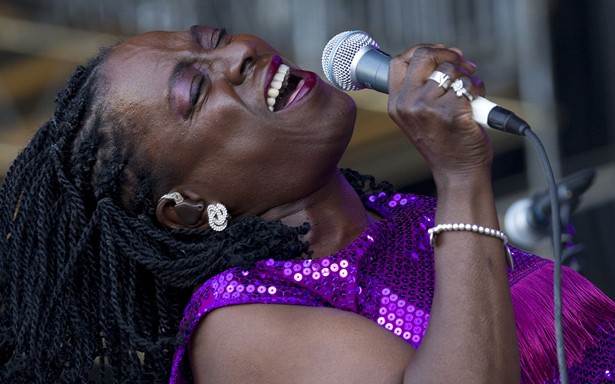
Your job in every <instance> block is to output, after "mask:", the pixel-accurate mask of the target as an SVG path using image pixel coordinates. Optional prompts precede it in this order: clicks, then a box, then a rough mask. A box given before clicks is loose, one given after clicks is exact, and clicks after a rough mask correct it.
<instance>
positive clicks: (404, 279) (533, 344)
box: [170, 193, 615, 383]
mask: <svg viewBox="0 0 615 384" xmlns="http://www.w3.org/2000/svg"><path fill="white" fill-rule="evenodd" d="M365 204H366V206H367V207H368V208H371V209H373V210H376V211H378V212H379V213H380V214H381V215H382V216H383V220H381V221H379V222H377V223H374V224H372V225H370V226H368V227H367V228H365V230H364V231H363V232H362V233H361V235H360V236H359V237H358V238H356V239H355V240H354V241H353V242H352V243H350V244H349V245H348V246H347V247H345V248H344V249H342V250H341V251H339V252H337V253H335V254H333V255H330V256H329V257H325V258H321V259H314V260H304V259H301V260H292V261H278V260H273V259H270V260H266V261H261V262H258V263H256V265H255V266H254V267H253V268H251V269H250V270H241V269H238V268H233V269H229V270H227V271H225V272H223V273H221V274H219V275H217V276H214V277H213V278H211V279H209V280H208V281H207V282H205V284H203V285H202V286H201V287H200V288H199V289H198V290H197V291H196V292H195V293H194V295H193V297H192V299H191V301H190V303H189V304H188V306H187V307H186V310H185V312H184V319H183V320H182V324H181V329H182V331H183V333H184V334H185V335H186V336H185V342H184V344H182V345H181V346H180V347H179V348H178V349H177V351H176V354H175V358H174V361H173V367H172V374H171V381H170V382H171V383H188V382H190V381H191V374H190V367H189V362H188V358H187V357H186V349H187V344H188V343H189V341H190V336H191V335H192V332H193V331H194V329H195V328H196V326H197V324H198V322H199V321H200V320H201V319H202V318H203V316H205V315H206V314H207V313H209V312H211V311H212V310H214V309H216V308H219V307H224V306H228V305H236V304H247V303H263V304H291V305H304V306H315V307H334V308H338V309H341V310H345V311H352V312H354V313H357V314H360V315H362V316H365V317H367V318H368V319H370V320H372V321H374V322H375V323H376V324H378V325H380V326H382V327H384V328H385V329H387V330H388V331H390V332H392V333H393V334H395V335H396V336H398V337H400V338H402V339H403V340H405V341H406V342H408V343H410V344H411V345H412V346H414V347H415V348H419V347H420V345H421V341H422V339H423V336H424V335H425V330H426V329H427V326H428V324H429V316H430V312H431V304H432V299H433V292H434V260H433V249H432V247H431V246H430V244H429V237H428V234H427V229H428V228H431V227H432V226H433V220H434V212H435V206H436V201H435V200H434V199H431V198H427V197H420V196H416V195H405V194H394V195H392V196H387V195H386V194H384V193H380V194H378V195H373V196H369V198H368V199H367V201H366V202H365ZM512 254H513V258H514V261H515V269H514V271H512V272H509V280H510V284H511V294H512V297H513V306H514V309H515V319H516V321H517V330H518V335H519V350H520V355H521V368H522V379H523V382H537V383H545V382H549V383H551V382H553V383H555V382H558V380H557V358H556V353H555V341H554V340H555V336H554V330H553V329H554V326H553V313H552V312H553V311H552V309H550V308H552V307H553V300H552V276H553V269H552V263H551V262H550V261H548V260H546V259H542V258H539V257H537V256H533V255H530V254H528V253H525V252H523V251H520V250H517V249H512ZM502 257H504V255H502ZM563 285H564V293H563V303H564V314H563V316H564V329H565V336H567V339H566V342H567V345H566V356H567V362H568V366H569V377H570V382H571V383H575V382H588V383H602V382H611V380H613V381H612V382H614V383H615V331H614V328H615V304H614V303H613V301H612V300H610V299H609V298H608V297H606V296H605V295H604V294H602V292H600V291H599V290H598V289H596V288H595V287H593V286H592V285H591V284H590V283H589V282H588V281H587V280H585V279H584V278H583V277H581V276H580V275H578V274H576V273H575V272H573V271H571V270H569V269H565V272H564V276H563ZM579 293H582V294H579Z"/></svg>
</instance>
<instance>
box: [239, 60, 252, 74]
mask: <svg viewBox="0 0 615 384" xmlns="http://www.w3.org/2000/svg"><path fill="white" fill-rule="evenodd" d="M252 62H253V60H252V58H251V57H247V58H245V59H244V60H243V62H242V63H241V68H240V69H239V70H240V71H241V74H242V75H243V74H245V72H246V71H247V70H248V68H249V67H250V66H251V65H252Z"/></svg>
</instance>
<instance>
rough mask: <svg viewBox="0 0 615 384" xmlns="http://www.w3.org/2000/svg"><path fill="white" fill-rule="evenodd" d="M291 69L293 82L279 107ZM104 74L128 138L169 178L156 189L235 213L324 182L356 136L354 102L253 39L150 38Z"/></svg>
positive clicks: (122, 52) (117, 57)
mask: <svg viewBox="0 0 615 384" xmlns="http://www.w3.org/2000/svg"><path fill="white" fill-rule="evenodd" d="M284 65H287V66H289V67H290V70H289V74H288V85H287V86H282V88H281V89H279V91H278V92H279V93H280V96H278V97H277V98H276V100H275V104H274V107H273V111H271V110H270V108H269V106H270V104H272V103H271V102H269V103H268V102H267V98H268V97H271V95H273V96H275V94H276V89H278V88H279V87H280V85H279V84H275V83H273V82H274V80H275V78H276V74H277V73H278V72H281V73H280V74H278V75H277V77H278V78H279V77H284V76H285V73H284ZM103 71H104V73H105V77H106V79H107V83H106V85H107V90H106V92H107V96H108V103H109V104H110V106H111V108H112V110H113V111H114V112H115V113H117V114H119V115H120V116H122V119H124V121H127V122H129V124H128V126H131V127H134V128H131V132H128V135H127V136H128V137H132V138H133V139H134V140H135V144H136V148H137V151H138V152H141V151H142V154H140V157H141V158H142V159H145V161H147V164H148V166H150V167H151V168H152V170H153V171H154V172H155V173H156V174H158V175H159V176H162V177H163V178H164V179H165V180H167V181H169V185H168V186H167V187H168V190H167V187H165V190H163V191H157V192H159V193H161V194H162V193H167V192H169V191H171V190H182V189H184V190H190V191H192V192H194V193H197V194H198V195H199V196H200V197H201V198H202V199H203V200H205V201H206V202H209V201H220V202H222V203H224V204H226V205H227V207H229V210H230V211H231V214H233V215H234V216H235V217H238V216H243V215H248V214H249V215H255V214H256V215H258V214H260V213H262V212H264V211H266V210H268V209H271V208H273V207H275V206H277V205H281V204H284V203H289V202H292V201H294V200H296V199H300V198H301V197H304V196H306V195H308V194H310V193H311V192H313V191H314V190H315V189H317V188H319V187H320V186H322V184H323V183H325V182H326V181H327V180H328V179H329V178H330V177H331V175H332V174H333V172H334V171H335V169H336V167H337V163H338V161H339V159H340V157H341V155H342V153H343V151H344V150H345V148H346V146H347V144H348V141H349V139H350V136H351V134H352V127H353V125H354V120H355V115H356V111H355V107H354V103H353V102H352V100H351V99H350V98H349V97H348V96H347V95H345V94H344V93H342V92H339V91H337V90H336V89H334V88H333V87H331V86H329V85H328V84H326V83H325V82H323V81H322V80H321V79H320V78H319V77H318V76H316V75H315V74H314V73H311V72H306V71H302V70H300V69H298V68H296V67H295V66H293V65H292V64H291V63H290V62H289V61H288V60H286V59H284V58H283V57H281V56H280V55H279V54H278V53H277V52H276V51H275V50H274V49H273V48H272V47H270V46H269V45H268V44H267V43H266V42H264V41H263V40H261V39H259V38H257V37H255V36H251V35H227V34H225V33H224V32H223V31H222V30H220V29H214V28H208V27H200V26H195V27H192V28H190V29H189V30H187V31H182V32H150V33H146V34H143V35H139V36H136V37H134V38H131V39H129V40H127V41H125V42H124V43H122V44H121V45H119V46H118V47H117V48H116V49H114V51H113V52H112V53H111V55H110V57H109V58H108V60H107V61H106V62H105V64H104V66H103ZM272 83H273V84H272ZM272 89H273V90H272ZM268 94H269V96H268Z"/></svg>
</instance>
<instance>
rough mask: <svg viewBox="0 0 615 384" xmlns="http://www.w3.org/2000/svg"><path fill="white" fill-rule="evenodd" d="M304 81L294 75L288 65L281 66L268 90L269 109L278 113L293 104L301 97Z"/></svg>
mask: <svg viewBox="0 0 615 384" xmlns="http://www.w3.org/2000/svg"><path fill="white" fill-rule="evenodd" d="M303 83H304V79H303V78H301V77H299V76H296V75H294V74H292V73H291V72H290V68H289V67H288V65H286V64H280V66H279V67H278V70H277V72H276V74H275V75H274V76H273V79H272V80H271V84H269V87H268V88H267V107H268V108H269V110H270V111H271V112H277V111H280V110H282V109H284V108H285V107H287V106H288V105H290V104H292V102H293V101H295V100H296V99H297V96H298V95H299V92H298V91H299V90H300V88H301V86H302V84H303Z"/></svg>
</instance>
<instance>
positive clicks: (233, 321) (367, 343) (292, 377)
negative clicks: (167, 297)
mask: <svg viewBox="0 0 615 384" xmlns="http://www.w3.org/2000/svg"><path fill="white" fill-rule="evenodd" d="M189 354H190V364H191V367H192V371H193V374H194V378H195V382H196V383H248V382H249V383H259V382H261V383H265V382H266V383H288V382H295V383H401V381H402V377H403V372H404V370H405V368H406V366H407V365H408V363H409V362H410V359H411V358H412V356H413V354H414V349H413V348H412V346H410V345H409V344H407V343H405V342H404V341H403V340H401V339H399V338H398V337H396V336H394V335H392V334H391V333H389V332H387V331H386V330H384V329H382V328H381V327H379V326H377V325H376V324H375V323H373V322H372V321H370V320H369V319H366V318H364V317H362V316H360V315H357V314H354V313H350V312H345V311H341V310H337V309H333V308H317V307H304V306H292V305H272V304H269V305H265V304H249V305H237V306H230V307H224V308H219V309H217V310H215V311H213V312H212V313H211V314H209V315H208V316H206V317H205V319H204V320H203V321H201V323H200V324H199V326H198V327H197V329H196V331H195V334H194V336H193V338H192V342H191V348H190V352H189Z"/></svg>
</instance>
